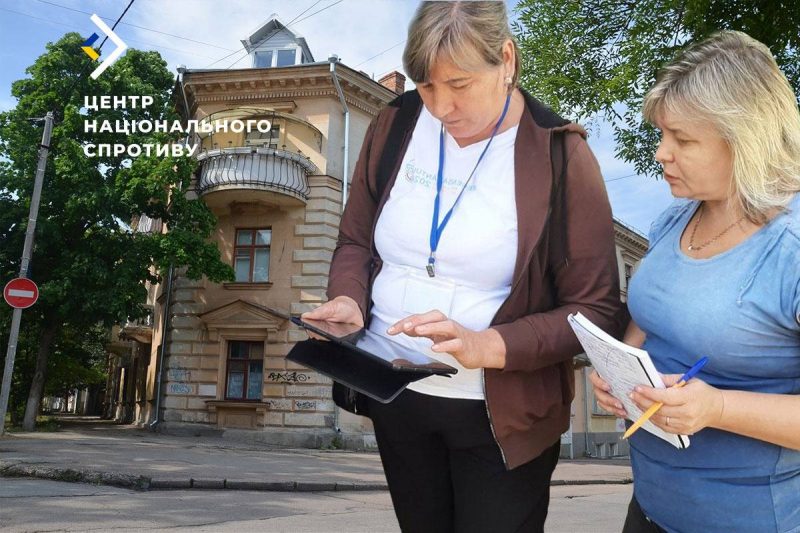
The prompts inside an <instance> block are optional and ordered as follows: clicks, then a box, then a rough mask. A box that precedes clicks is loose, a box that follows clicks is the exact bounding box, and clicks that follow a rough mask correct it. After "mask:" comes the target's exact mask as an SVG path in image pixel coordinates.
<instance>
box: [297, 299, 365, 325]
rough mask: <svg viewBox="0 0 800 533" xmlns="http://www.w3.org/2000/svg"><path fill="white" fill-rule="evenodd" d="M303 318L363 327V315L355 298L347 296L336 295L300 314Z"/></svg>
mask: <svg viewBox="0 0 800 533" xmlns="http://www.w3.org/2000/svg"><path fill="white" fill-rule="evenodd" d="M300 318H301V319H303V320H326V321H328V322H341V323H345V324H355V325H357V326H360V327H362V328H363V327H364V315H363V314H362V313H361V308H360V307H359V306H358V304H357V303H356V301H355V300H353V299H352V298H350V297H349V296H337V297H336V298H334V299H333V300H330V301H329V302H325V303H324V304H322V305H320V306H319V307H317V308H316V309H314V310H313V311H308V312H306V313H303V314H302V315H300Z"/></svg>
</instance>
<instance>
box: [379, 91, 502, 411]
mask: <svg viewBox="0 0 800 533" xmlns="http://www.w3.org/2000/svg"><path fill="white" fill-rule="evenodd" d="M440 129H441V122H440V121H438V120H437V119H436V118H434V117H433V116H432V115H431V114H430V113H429V112H428V110H427V109H425V108H424V107H423V109H422V111H421V113H420V116H419V119H418V120H417V124H416V126H415V128H414V132H413V135H412V137H411V141H410V143H409V146H408V150H407V151H406V153H405V157H404V158H403V161H402V164H401V166H400V171H399V173H398V175H397V180H396V182H395V184H394V186H393V187H392V190H391V192H390V195H389V199H388V200H387V202H386V204H385V205H384V207H383V210H382V211H381V214H380V217H379V218H378V223H377V226H376V229H375V246H376V248H377V250H378V254H379V255H380V257H381V259H382V260H383V268H382V269H381V272H380V273H379V274H378V277H377V278H376V279H375V283H374V285H373V288H372V300H373V307H372V320H371V322H370V330H372V331H374V332H376V333H379V334H381V335H386V329H387V328H388V327H389V326H390V325H391V324H393V323H395V322H397V321H399V320H401V319H402V318H405V317H406V316H408V315H409V314H411V313H410V312H409V310H414V312H423V311H429V310H432V309H440V310H441V311H443V312H445V314H447V315H448V317H449V318H451V319H452V320H455V321H456V322H458V323H460V324H461V325H463V326H464V327H466V328H469V329H472V330H476V331H480V330H483V329H486V328H488V327H489V325H490V324H491V321H492V318H494V315H495V313H496V312H497V310H498V309H499V307H500V305H501V304H502V303H503V301H505V299H506V298H507V297H508V295H509V293H510V291H511V281H512V276H513V272H514V264H515V261H516V257H517V207H516V200H515V195H514V142H515V139H516V135H517V127H513V128H511V129H509V130H506V131H504V132H502V133H500V134H498V135H496V136H495V138H494V140H493V141H492V145H491V146H490V147H489V150H488V151H487V152H486V155H485V156H484V158H483V160H482V161H481V163H480V165H479V166H478V168H477V170H476V171H475V174H474V175H473V177H472V180H471V181H470V182H469V184H468V185H467V189H466V190H465V191H464V194H463V195H462V196H461V200H460V201H459V203H458V205H457V206H456V208H455V210H454V211H453V214H452V216H451V217H450V221H449V223H448V224H447V226H446V228H445V229H444V231H443V232H442V236H441V239H440V241H439V246H438V249H437V252H436V277H435V278H434V282H435V283H437V284H439V285H440V288H441V290H439V288H434V289H431V290H427V289H426V288H425V287H426V286H425V285H419V284H416V282H411V281H409V280H410V279H412V278H413V279H417V280H422V281H421V283H423V284H424V283H427V282H429V281H431V280H430V278H428V275H427V273H426V270H425V267H426V265H427V264H428V256H429V255H430V232H431V221H432V218H433V204H434V201H435V198H436V176H437V170H438V163H439V150H438V147H439V132H440ZM488 142H489V141H488V139H487V140H485V141H481V142H478V143H475V144H471V145H469V146H466V147H464V148H460V147H459V146H458V144H457V143H456V141H455V139H453V137H451V136H450V135H449V134H447V133H446V134H445V164H444V180H443V187H442V193H441V199H440V205H439V222H440V223H441V221H442V220H443V219H444V216H445V214H446V213H447V212H448V211H449V210H450V207H451V206H452V205H453V202H454V201H455V199H456V197H457V196H458V193H459V192H460V191H461V188H462V187H463V185H464V183H465V181H466V180H467V178H468V177H469V175H470V172H472V169H473V168H474V167H475V163H476V162H477V161H478V158H479V157H480V154H481V152H482V151H483V149H484V148H485V147H486V144H487V143H488ZM410 283H414V285H413V286H412V285H410ZM420 287H422V289H420ZM412 288H413V290H412ZM435 294H440V296H435ZM441 294H445V295H444V296H442V295H441ZM448 307H449V309H448ZM392 338H393V339H394V340H396V341H398V342H401V343H404V344H406V345H408V346H410V347H412V348H414V349H416V350H418V351H420V352H422V353H426V354H428V355H430V356H431V357H434V358H436V359H438V360H440V361H442V362H444V363H447V364H449V365H452V366H454V367H456V368H458V374H456V375H454V376H453V377H449V378H448V377H443V376H431V377H428V378H425V379H422V380H420V381H417V382H414V383H411V384H410V385H409V386H408V388H409V389H411V390H414V391H416V392H420V393H424V394H430V395H433V396H443V397H447V398H465V399H483V398H484V392H483V380H482V371H481V370H480V369H472V370H467V369H466V368H464V367H462V366H461V365H460V364H458V362H457V361H456V359H455V358H453V357H452V356H450V355H449V354H437V353H434V352H433V351H431V350H430V347H431V345H432V344H433V342H432V341H431V340H429V339H427V338H413V337H409V336H407V335H405V334H400V335H396V336H394V337H392Z"/></svg>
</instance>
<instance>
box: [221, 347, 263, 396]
mask: <svg viewBox="0 0 800 533" xmlns="http://www.w3.org/2000/svg"><path fill="white" fill-rule="evenodd" d="M235 343H244V344H246V345H247V346H248V350H247V358H240V357H237V358H233V357H231V354H232V353H233V346H234V344H235ZM227 345H228V346H227V355H226V358H225V393H224V394H223V398H224V399H225V400H227V401H234V402H260V401H261V400H262V398H263V397H264V352H265V350H264V342H263V341H253V340H239V339H230V340H228V342H227ZM253 345H260V346H261V357H251V353H252V352H251V348H252V346H253ZM254 361H261V382H260V383H259V389H258V398H248V397H247V393H248V391H249V390H250V364H251V363H252V362H254ZM234 362H244V363H245V365H244V367H245V368H244V381H243V382H242V396H241V397H234V396H231V395H230V391H229V390H228V388H229V385H230V374H231V366H232V365H231V363H234Z"/></svg>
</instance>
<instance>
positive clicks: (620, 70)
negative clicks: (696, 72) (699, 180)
mask: <svg viewBox="0 0 800 533" xmlns="http://www.w3.org/2000/svg"><path fill="white" fill-rule="evenodd" d="M517 11H518V14H519V18H518V20H517V22H515V23H514V33H515V34H516V37H517V39H518V42H519V45H520V51H521V60H522V72H521V83H522V85H523V86H524V87H526V88H528V89H529V90H530V91H531V92H532V93H533V94H534V95H536V96H537V97H539V98H541V99H542V100H543V101H544V102H545V103H546V104H548V105H550V106H551V107H553V108H554V109H556V110H557V111H559V112H561V113H562V114H564V115H566V116H569V117H571V118H573V119H576V120H587V119H597V118H600V119H603V120H605V121H607V122H609V123H610V124H611V126H612V128H613V130H614V138H615V141H616V143H617V146H616V154H617V156H618V157H620V158H622V159H624V160H625V161H628V162H631V163H633V164H634V167H635V169H636V171H637V172H638V173H640V174H650V175H659V174H660V168H659V165H657V164H656V163H655V161H654V160H653V156H654V154H655V148H656V144H657V141H658V135H657V132H656V131H655V129H654V128H653V127H652V126H650V125H649V124H646V123H643V122H642V118H641V103H642V98H643V96H644V94H645V93H646V92H647V89H648V88H649V87H650V86H651V85H652V84H653V82H654V81H655V76H656V73H657V71H658V69H659V68H661V67H662V66H663V65H664V64H665V63H666V62H668V61H669V60H670V59H672V58H673V57H674V56H675V54H676V53H677V52H678V51H679V50H681V49H683V48H684V47H686V46H687V45H689V44H690V43H693V42H696V41H699V40H702V39H703V38H704V37H707V36H708V35H710V34H711V33H714V32H715V31H718V30H722V29H733V30H740V31H743V32H745V33H747V34H749V35H750V36H752V37H753V38H755V39H758V40H759V41H761V42H763V43H764V44H766V45H767V46H768V47H769V48H770V50H771V51H772V53H773V55H774V56H775V57H776V59H777V61H778V64H779V65H780V66H781V68H782V70H783V72H784V73H785V74H786V76H787V78H788V79H789V82H790V83H791V84H792V86H793V87H794V88H795V91H796V93H797V94H798V96H800V32H798V28H800V3H798V2H796V1H776V0H756V1H743V0H639V1H632V0H590V1H578V0H520V2H519V4H518V5H517Z"/></svg>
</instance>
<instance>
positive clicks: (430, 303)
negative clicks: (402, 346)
mask: <svg viewBox="0 0 800 533" xmlns="http://www.w3.org/2000/svg"><path fill="white" fill-rule="evenodd" d="M455 295H456V284H455V283H451V282H449V281H446V280H443V279H441V278H431V277H428V276H422V275H417V274H416V273H411V272H409V273H408V274H407V275H406V288H405V291H404V293H403V312H405V313H408V314H409V315H416V314H420V313H427V312H428V311H433V310H434V309H436V310H439V311H441V312H442V313H444V314H445V315H446V316H448V317H449V316H450V311H451V308H452V307H453V299H454V298H455Z"/></svg>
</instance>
